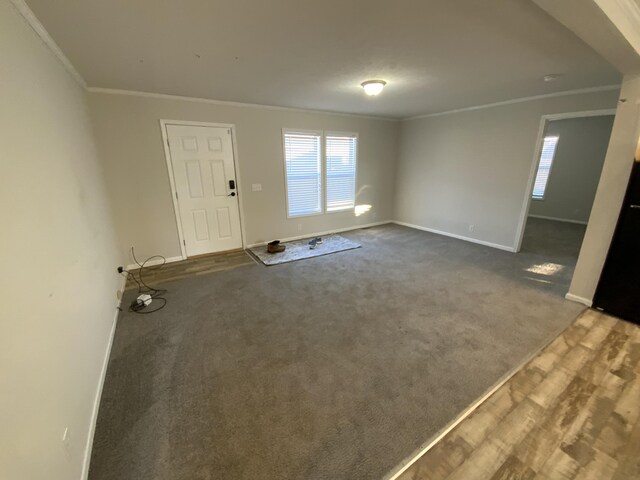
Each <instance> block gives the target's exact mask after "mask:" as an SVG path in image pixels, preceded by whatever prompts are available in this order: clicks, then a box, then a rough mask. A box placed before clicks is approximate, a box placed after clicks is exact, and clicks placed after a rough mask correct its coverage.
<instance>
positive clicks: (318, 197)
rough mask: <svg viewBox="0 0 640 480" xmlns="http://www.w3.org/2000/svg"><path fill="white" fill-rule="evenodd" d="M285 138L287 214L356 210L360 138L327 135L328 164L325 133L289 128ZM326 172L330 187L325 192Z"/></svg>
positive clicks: (314, 213)
mask: <svg viewBox="0 0 640 480" xmlns="http://www.w3.org/2000/svg"><path fill="white" fill-rule="evenodd" d="M283 135H284V160H285V173H286V191H287V215H288V216H289V217H298V216H302V215H316V214H320V213H324V212H339V211H342V210H349V209H353V208H354V207H355V196H356V163H357V148H358V137H357V135H355V134H348V133H327V134H326V135H324V161H323V155H322V145H323V144H322V139H323V133H322V132H310V131H304V130H288V129H285V130H284V132H283ZM323 172H324V179H325V182H324V185H325V186H326V187H325V189H324V191H323V181H322V178H323ZM323 193H324V195H323ZM323 198H324V208H323Z"/></svg>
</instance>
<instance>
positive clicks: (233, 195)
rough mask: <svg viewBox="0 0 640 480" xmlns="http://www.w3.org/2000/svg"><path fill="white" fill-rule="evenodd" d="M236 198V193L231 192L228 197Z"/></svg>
mask: <svg viewBox="0 0 640 480" xmlns="http://www.w3.org/2000/svg"><path fill="white" fill-rule="evenodd" d="M235 196H236V192H231V193H230V194H229V195H227V197H235Z"/></svg>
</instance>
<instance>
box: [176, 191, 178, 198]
mask: <svg viewBox="0 0 640 480" xmlns="http://www.w3.org/2000/svg"><path fill="white" fill-rule="evenodd" d="M176 200H178V192H176Z"/></svg>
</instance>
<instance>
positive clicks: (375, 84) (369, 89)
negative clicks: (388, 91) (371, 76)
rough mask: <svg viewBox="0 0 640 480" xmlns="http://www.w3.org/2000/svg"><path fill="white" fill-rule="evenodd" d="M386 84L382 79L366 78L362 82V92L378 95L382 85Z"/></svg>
mask: <svg viewBox="0 0 640 480" xmlns="http://www.w3.org/2000/svg"><path fill="white" fill-rule="evenodd" d="M386 84H387V82H385V81H384V80H367V81H366V82H362V83H361V84H360V85H362V88H364V93H366V94H367V95H372V96H373V95H378V94H379V93H380V92H381V91H382V89H383V88H384V86H385V85H386Z"/></svg>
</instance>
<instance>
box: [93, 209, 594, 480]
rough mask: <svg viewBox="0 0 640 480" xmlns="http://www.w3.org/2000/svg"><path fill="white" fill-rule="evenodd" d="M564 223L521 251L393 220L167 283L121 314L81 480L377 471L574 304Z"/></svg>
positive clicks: (337, 475) (572, 240)
mask: <svg viewBox="0 0 640 480" xmlns="http://www.w3.org/2000/svg"><path fill="white" fill-rule="evenodd" d="M552 225H553V224H552ZM562 227H563V229H564V227H565V226H564V225H562ZM545 229H546V233H545ZM563 229H558V228H557V226H553V227H551V226H549V223H548V222H547V223H545V222H544V221H533V222H532V223H531V224H530V227H529V228H527V241H526V242H525V248H524V251H523V253H521V254H517V255H516V254H512V253H508V252H503V251H499V250H495V249H492V248H488V247H484V246H480V245H475V244H471V243H467V242H463V241H459V240H454V239H451V238H446V237H442V236H438V235H434V234H430V233H426V232H421V231H417V230H412V229H409V228H405V227H400V226H395V225H388V226H382V227H377V228H372V229H368V230H358V231H354V232H349V233H346V234H344V235H345V237H347V238H350V239H352V240H354V241H357V242H359V243H361V244H362V248H359V249H356V250H349V251H346V252H341V253H336V254H334V255H328V256H323V257H317V258H312V259H308V260H305V261H303V262H293V263H287V264H283V265H278V266H274V267H269V268H267V267H264V266H262V265H254V266H247V267H242V268H237V269H235V270H232V271H228V272H221V273H215V274H211V275H209V276H201V277H197V278H196V277H194V278H189V279H185V280H180V281H176V282H174V283H169V284H167V285H166V288H168V289H169V293H168V294H167V295H166V297H167V299H168V305H167V307H166V308H165V309H163V310H161V311H160V312H158V313H156V314H154V315H147V316H145V315H140V316H138V315H135V314H131V313H123V314H122V315H121V316H120V319H119V322H118V328H117V331H116V337H115V341H114V345H113V351H112V355H111V359H110V362H109V368H108V372H107V378H106V383H105V386H104V392H103V397H102V402H101V406H100V412H99V418H98V425H97V430H96V436H95V442H94V447H93V455H92V460H91V471H90V478H91V479H92V480H106V479H114V480H115V479H117V480H129V479H130V480H134V479H135V480H147V479H149V480H150V479H154V480H165V479H166V480H169V479H171V480H181V479H185V480H205V479H206V480H213V479H225V480H227V479H228V480H236V479H238V480H245V479H252V480H253V479H311V480H319V479H327V480H329V479H331V480H339V479H367V480H370V479H381V478H383V477H384V476H385V475H387V474H388V473H389V472H390V471H392V470H393V469H394V468H395V467H396V466H397V465H398V464H399V463H400V462H402V461H403V459H405V458H406V457H407V456H409V455H411V454H412V453H413V452H414V451H415V450H416V449H417V448H418V447H420V446H421V445H422V444H423V443H424V442H425V441H427V440H428V439H429V438H430V437H431V436H432V435H433V434H435V433H436V432H437V431H438V430H439V429H441V428H442V427H444V426H445V425H446V424H447V423H448V422H450V421H451V420H452V419H453V418H454V417H455V416H456V415H457V414H458V413H459V412H461V411H462V410H463V409H464V408H465V407H466V406H467V405H469V404H470V403H471V402H473V401H474V399H476V398H477V397H478V396H480V395H481V394H482V393H483V392H484V391H486V390H487V389H488V388H489V387H490V386H491V385H492V384H493V383H494V382H496V381H497V380H498V379H499V378H500V377H501V376H502V375H504V374H505V373H506V372H507V371H509V370H510V369H511V368H512V367H514V366H515V365H516V364H518V363H519V362H520V361H521V360H522V359H523V358H524V357H526V356H527V355H528V354H529V353H531V352H532V351H533V350H535V349H536V348H538V347H539V346H540V345H541V343H543V342H544V341H545V340H546V339H547V338H548V337H549V335H552V334H554V333H555V332H557V331H558V330H559V329H561V328H562V327H563V326H566V325H568V324H569V323H570V322H571V320H572V319H573V318H574V317H575V316H576V315H577V314H578V313H579V312H580V311H581V310H582V307H581V306H580V305H578V304H575V303H571V302H568V301H566V300H564V299H563V297H562V296H563V294H564V293H565V291H566V289H567V285H568V278H570V271H571V270H572V269H573V264H574V263H575V255H576V254H577V250H578V247H579V243H580V232H581V231H582V233H583V232H584V229H583V228H582V227H579V226H569V228H568V229H567V232H568V233H567V232H565V233H566V235H564V236H563V235H562V231H563ZM580 229H581V230H580ZM541 232H542V233H541ZM572 235H573V236H572ZM536 238H537V240H536ZM537 243H540V244H541V245H540V247H539V248H538V247H536V244H537ZM576 243H577V245H576ZM554 245H555V247H554ZM544 263H553V264H558V265H563V266H564V267H565V270H564V271H562V272H559V273H556V274H555V275H548V274H544V273H533V272H531V271H528V270H527V269H530V267H532V266H534V267H535V266H537V265H540V264H544ZM547 273H548V272H547ZM541 280H542V281H541ZM128 300H129V298H128V297H127V298H126V299H125V301H124V303H123V304H125V305H126V304H127V303H128Z"/></svg>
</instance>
